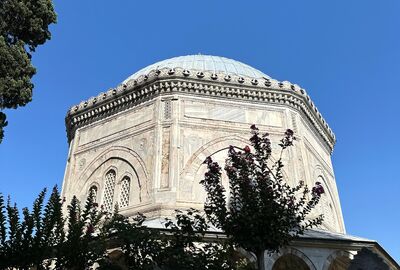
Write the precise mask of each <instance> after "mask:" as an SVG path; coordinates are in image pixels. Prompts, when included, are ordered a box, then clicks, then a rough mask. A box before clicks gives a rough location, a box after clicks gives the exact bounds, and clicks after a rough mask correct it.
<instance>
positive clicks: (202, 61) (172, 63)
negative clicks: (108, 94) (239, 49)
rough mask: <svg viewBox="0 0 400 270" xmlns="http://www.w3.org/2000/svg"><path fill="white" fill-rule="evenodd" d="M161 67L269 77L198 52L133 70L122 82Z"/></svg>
mask: <svg viewBox="0 0 400 270" xmlns="http://www.w3.org/2000/svg"><path fill="white" fill-rule="evenodd" d="M163 68H171V69H172V68H182V69H186V70H194V71H203V72H204V71H208V72H212V73H225V74H228V75H237V76H244V77H251V78H267V79H270V77H269V76H268V75H266V74H264V73H263V72H261V71H259V70H258V69H255V68H253V67H251V66H249V65H246V64H244V63H242V62H239V61H236V60H233V59H229V58H226V57H221V56H212V55H201V54H199V55H186V56H178V57H173V58H169V59H166V60H162V61H159V62H157V63H154V64H152V65H150V66H147V67H145V68H142V69H141V70H139V71H137V72H135V73H134V74H132V75H131V76H129V77H128V78H127V79H126V80H125V81H124V83H125V82H127V81H129V80H131V79H136V78H138V77H139V76H140V75H147V74H148V73H149V72H150V71H151V70H157V69H163Z"/></svg>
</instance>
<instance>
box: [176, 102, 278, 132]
mask: <svg viewBox="0 0 400 270" xmlns="http://www.w3.org/2000/svg"><path fill="white" fill-rule="evenodd" d="M184 116H185V117H188V118H200V119H208V120H216V121H227V122H235V123H243V124H258V125H266V126H274V127H282V126H283V113H282V112H280V111H274V110H266V109H256V108H247V107H244V106H233V105H221V104H212V103H211V104H210V103H206V102H194V101H185V102H184Z"/></svg>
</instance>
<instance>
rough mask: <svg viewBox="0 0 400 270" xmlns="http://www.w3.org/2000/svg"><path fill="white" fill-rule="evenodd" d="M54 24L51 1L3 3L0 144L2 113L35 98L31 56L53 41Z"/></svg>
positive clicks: (3, 0)
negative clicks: (50, 27)
mask: <svg viewBox="0 0 400 270" xmlns="http://www.w3.org/2000/svg"><path fill="white" fill-rule="evenodd" d="M55 22H56V13H55V12H54V8H53V4H52V1H51V0H1V1H0V142H1V140H2V138H3V132H4V131H3V128H4V127H5V126H6V125H7V121H6V115H5V113H4V112H3V110H4V109H15V108H17V107H19V106H25V105H26V104H27V103H28V102H30V101H31V99H32V90H33V83H32V81H31V79H32V76H33V75H34V74H35V73H36V69H35V68H34V67H33V66H32V63H31V54H32V52H34V51H35V49H36V48H37V46H39V45H42V44H44V43H45V42H46V41H47V40H49V39H50V37H51V34H50V31H49V25H50V24H52V23H55Z"/></svg>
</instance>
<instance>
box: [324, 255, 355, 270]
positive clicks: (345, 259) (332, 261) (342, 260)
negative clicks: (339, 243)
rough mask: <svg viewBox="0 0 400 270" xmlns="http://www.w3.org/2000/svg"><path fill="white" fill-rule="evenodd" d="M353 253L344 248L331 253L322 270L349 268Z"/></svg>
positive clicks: (344, 269)
mask: <svg viewBox="0 0 400 270" xmlns="http://www.w3.org/2000/svg"><path fill="white" fill-rule="evenodd" d="M353 257H354V256H353V254H351V253H350V252H347V251H344V250H338V251H335V252H333V253H332V254H330V255H329V257H328V258H327V259H326V261H325V263H324V265H323V267H322V270H347V269H348V267H349V265H350V263H351V260H352V259H353Z"/></svg>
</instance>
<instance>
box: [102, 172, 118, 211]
mask: <svg viewBox="0 0 400 270" xmlns="http://www.w3.org/2000/svg"><path fill="white" fill-rule="evenodd" d="M114 186H115V171H113V170H111V171H109V172H108V173H107V174H106V181H105V185H104V196H103V205H104V210H105V211H107V212H112V211H113V198H114Z"/></svg>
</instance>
